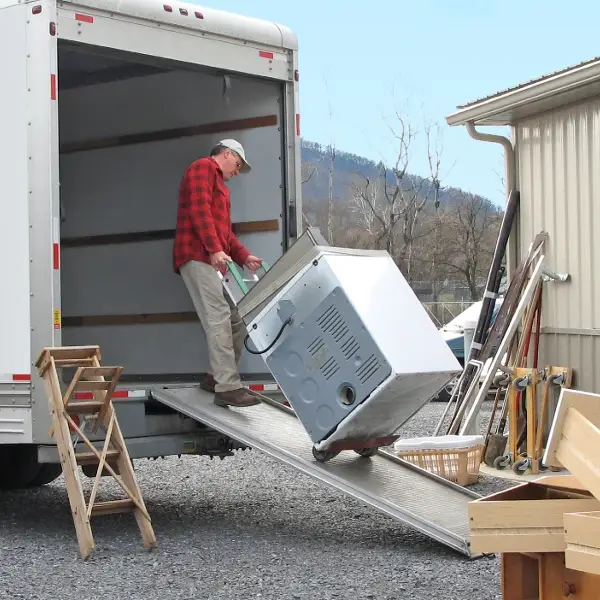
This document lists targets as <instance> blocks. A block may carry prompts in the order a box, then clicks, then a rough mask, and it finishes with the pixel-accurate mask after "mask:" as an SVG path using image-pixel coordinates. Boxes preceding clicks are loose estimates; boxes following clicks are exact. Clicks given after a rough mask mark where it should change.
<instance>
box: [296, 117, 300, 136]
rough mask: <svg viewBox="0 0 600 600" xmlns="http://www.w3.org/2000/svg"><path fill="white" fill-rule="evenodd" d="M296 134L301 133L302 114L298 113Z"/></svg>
mask: <svg viewBox="0 0 600 600" xmlns="http://www.w3.org/2000/svg"><path fill="white" fill-rule="evenodd" d="M296 135H300V114H296Z"/></svg>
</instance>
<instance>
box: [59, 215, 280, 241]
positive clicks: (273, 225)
mask: <svg viewBox="0 0 600 600" xmlns="http://www.w3.org/2000/svg"><path fill="white" fill-rule="evenodd" d="M232 229H233V231H234V233H235V234H236V235H241V234H244V233H260V232H267V231H278V230H279V220H278V219H268V220H264V221H240V222H238V223H233V225H232ZM174 235H175V230H174V229H157V230H154V231H132V232H127V233H107V234H102V235H90V236H83V237H71V238H64V239H63V240H61V246H62V247H63V248H82V247H86V246H108V245H116V244H135V243H141V242H156V241H161V240H170V239H173V237H174Z"/></svg>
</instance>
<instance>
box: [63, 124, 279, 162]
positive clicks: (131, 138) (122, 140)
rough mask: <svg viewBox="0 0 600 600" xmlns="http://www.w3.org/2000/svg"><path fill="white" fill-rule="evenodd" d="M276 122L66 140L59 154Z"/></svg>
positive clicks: (192, 127) (181, 128) (159, 140)
mask: <svg viewBox="0 0 600 600" xmlns="http://www.w3.org/2000/svg"><path fill="white" fill-rule="evenodd" d="M277 123H278V117H277V115H265V116H262V117H251V118H248V119H237V120H234V121H219V122H218V123H205V124H203V125H191V126H187V127H177V128H175V129H162V130H159V131H148V132H146V133H132V134H128V135H117V136H112V137H107V138H100V139H97V140H84V141H81V142H68V143H65V144H61V146H60V154H72V153H74V152H87V151H90V150H101V149H104V148H116V147H118V146H132V145H134V144H146V143H149V142H162V141H166V140H175V139H180V138H183V137H193V136H195V135H212V134H215V133H226V132H229V131H243V130H247V129H258V128H260V127H274V126H275V125H277Z"/></svg>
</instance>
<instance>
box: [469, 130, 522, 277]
mask: <svg viewBox="0 0 600 600" xmlns="http://www.w3.org/2000/svg"><path fill="white" fill-rule="evenodd" d="M465 128H466V130H467V131H468V133H469V135H470V136H471V137H472V138H473V139H474V140H478V141H480V142H492V143H496V144H500V145H501V146H502V147H503V148H504V172H505V174H506V175H505V177H506V202H507V203H508V199H509V197H510V194H511V192H512V191H513V190H514V191H517V172H516V166H515V150H514V148H513V145H512V142H511V141H510V140H509V139H508V138H507V137H504V136H503V135H494V134H491V133H481V132H479V131H477V130H476V129H475V125H474V123H473V121H469V122H467V123H465ZM514 233H515V229H514V224H513V228H512V231H511V232H510V236H509V241H508V245H507V248H506V267H507V269H506V275H507V279H508V281H511V279H512V276H513V273H514V270H515V268H516V253H517V250H516V240H515V235H514Z"/></svg>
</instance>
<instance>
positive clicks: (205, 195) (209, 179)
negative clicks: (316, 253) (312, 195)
mask: <svg viewBox="0 0 600 600" xmlns="http://www.w3.org/2000/svg"><path fill="white" fill-rule="evenodd" d="M249 171H250V165H249V164H248V162H247V161H246V153H245V152H244V148H243V147H242V145H241V144H240V143H239V142H237V141H235V140H231V139H227V140H222V141H220V142H219V143H218V144H217V145H216V146H215V147H214V148H213V150H212V151H211V153H210V156H208V157H205V158H201V159H199V160H196V161H194V162H193V163H192V164H191V165H190V166H189V167H188V168H187V169H186V171H185V173H184V175H183V179H182V181H181V185H180V188H179V208H178V212H177V227H176V230H175V242H174V246H173V268H174V270H175V272H176V273H179V274H181V276H182V278H183V281H184V283H185V285H186V287H187V289H188V292H189V294H190V296H191V298H192V301H193V303H194V306H195V308H196V312H197V313H198V318H199V319H200V323H201V324H202V327H203V329H204V332H205V334H206V341H207V343H208V358H209V364H210V368H211V370H212V373H213V375H210V374H209V375H208V376H207V377H206V378H205V380H204V381H203V382H202V384H201V387H202V389H204V390H207V391H209V392H211V393H214V394H215V399H214V402H215V404H217V405H218V406H252V405H255V404H259V403H260V401H259V400H258V398H257V397H256V396H253V395H252V394H250V393H249V392H248V391H247V390H246V389H245V388H244V387H243V386H242V382H241V379H240V376H239V374H238V365H239V361H240V357H241V354H242V350H243V348H244V338H245V337H246V329H245V326H244V324H243V322H242V320H241V318H240V316H239V313H238V311H237V309H236V308H235V306H234V305H233V304H231V302H230V300H229V298H228V297H227V296H226V295H225V291H224V288H223V285H222V283H221V279H220V277H219V275H218V273H217V271H220V272H221V273H225V271H226V269H227V262H228V261H231V260H233V261H234V262H235V263H237V264H238V265H239V266H240V267H243V266H247V267H248V268H249V269H250V270H251V271H252V272H255V271H256V270H257V269H258V268H259V267H260V265H261V263H262V260H261V259H260V258H257V257H256V256H253V255H252V254H250V252H249V250H247V249H246V248H245V247H244V245H243V244H242V243H241V242H240V241H239V240H238V239H237V237H236V235H235V234H234V233H233V230H232V226H231V225H232V224H231V216H230V199H229V189H228V188H227V186H226V185H225V182H226V181H229V180H230V179H231V178H232V177H235V176H237V175H238V174H239V173H248V172H249Z"/></svg>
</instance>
